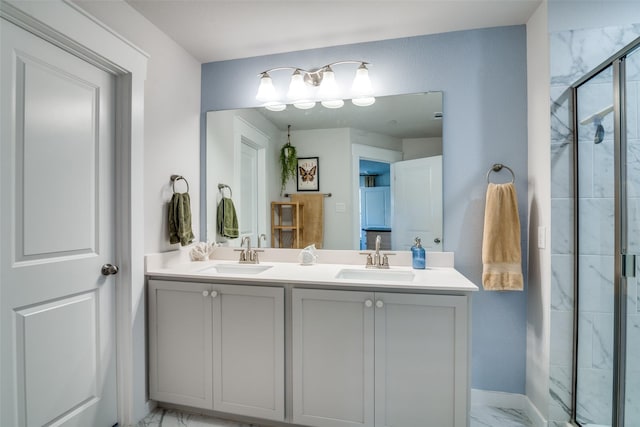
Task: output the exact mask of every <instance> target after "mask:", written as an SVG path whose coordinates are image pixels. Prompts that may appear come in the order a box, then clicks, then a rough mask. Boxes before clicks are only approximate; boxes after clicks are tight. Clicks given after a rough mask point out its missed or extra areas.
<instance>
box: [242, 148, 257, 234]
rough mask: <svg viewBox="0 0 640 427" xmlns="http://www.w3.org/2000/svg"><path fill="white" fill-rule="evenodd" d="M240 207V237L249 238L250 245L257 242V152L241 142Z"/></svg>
mask: <svg viewBox="0 0 640 427" xmlns="http://www.w3.org/2000/svg"><path fill="white" fill-rule="evenodd" d="M240 159H241V160H240V164H241V166H240V167H241V168H242V174H241V175H240V206H238V208H239V212H238V215H239V221H238V226H239V227H240V236H241V237H244V236H249V237H251V242H252V244H256V242H257V241H258V150H257V149H256V148H255V147H253V146H252V145H250V144H249V142H248V141H246V140H243V141H242V147H241V149H240Z"/></svg>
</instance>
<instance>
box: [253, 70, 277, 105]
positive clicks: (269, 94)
mask: <svg viewBox="0 0 640 427" xmlns="http://www.w3.org/2000/svg"><path fill="white" fill-rule="evenodd" d="M276 97H277V94H276V88H275V87H273V80H271V76H269V74H268V73H263V74H262V77H261V78H260V86H258V93H257V94H256V99H257V100H258V101H260V102H272V101H274V100H275V99H276Z"/></svg>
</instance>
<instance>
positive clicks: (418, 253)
mask: <svg viewBox="0 0 640 427" xmlns="http://www.w3.org/2000/svg"><path fill="white" fill-rule="evenodd" d="M411 259H412V265H413V268H415V269H420V270H423V269H424V268H425V252H424V248H423V247H422V244H421V243H420V238H419V237H416V239H415V243H414V245H413V246H411Z"/></svg>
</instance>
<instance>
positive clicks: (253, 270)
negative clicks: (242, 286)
mask: <svg viewBox="0 0 640 427" xmlns="http://www.w3.org/2000/svg"><path fill="white" fill-rule="evenodd" d="M271 267H273V266H272V265H263V264H216V265H213V266H210V267H207V268H205V269H203V270H200V273H220V274H258V273H262V272H263V271H266V270H268V269H270V268H271Z"/></svg>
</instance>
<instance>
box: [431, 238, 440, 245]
mask: <svg viewBox="0 0 640 427" xmlns="http://www.w3.org/2000/svg"><path fill="white" fill-rule="evenodd" d="M441 241H442V240H440V238H439V237H436V238H435V239H433V243H436V244H439V243H440V242H441Z"/></svg>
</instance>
